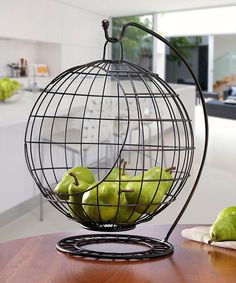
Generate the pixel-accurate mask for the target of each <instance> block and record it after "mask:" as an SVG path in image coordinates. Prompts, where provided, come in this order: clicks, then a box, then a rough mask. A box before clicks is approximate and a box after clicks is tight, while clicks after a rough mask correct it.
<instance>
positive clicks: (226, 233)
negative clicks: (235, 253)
mask: <svg viewBox="0 0 236 283" xmlns="http://www.w3.org/2000/svg"><path fill="white" fill-rule="evenodd" d="M220 241H236V216H232V215H228V216H226V217H222V218H220V219H217V220H216V221H215V222H214V223H213V225H212V226H211V228H210V240H209V242H208V243H209V244H211V243H212V242H220Z"/></svg>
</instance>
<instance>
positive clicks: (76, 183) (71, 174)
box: [69, 172, 79, 186]
mask: <svg viewBox="0 0 236 283" xmlns="http://www.w3.org/2000/svg"><path fill="white" fill-rule="evenodd" d="M69 175H70V176H71V177H73V178H74V180H75V181H74V184H75V185H76V186H78V185H79V182H78V180H77V178H76V176H75V174H74V173H72V172H70V173H69Z"/></svg>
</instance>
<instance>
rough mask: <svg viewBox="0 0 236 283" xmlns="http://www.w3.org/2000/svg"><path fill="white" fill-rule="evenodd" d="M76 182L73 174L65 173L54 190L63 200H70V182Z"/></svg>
mask: <svg viewBox="0 0 236 283" xmlns="http://www.w3.org/2000/svg"><path fill="white" fill-rule="evenodd" d="M73 182H74V177H73V176H71V175H65V176H64V177H62V179H61V181H60V182H58V184H57V185H56V187H55V189H54V192H55V193H56V194H58V196H59V198H60V199H62V200H68V199H69V196H68V188H69V186H70V184H72V183H73Z"/></svg>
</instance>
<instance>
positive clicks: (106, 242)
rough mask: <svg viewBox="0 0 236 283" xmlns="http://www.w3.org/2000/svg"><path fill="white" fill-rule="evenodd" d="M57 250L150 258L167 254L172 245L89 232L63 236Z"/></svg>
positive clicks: (143, 237)
mask: <svg viewBox="0 0 236 283" xmlns="http://www.w3.org/2000/svg"><path fill="white" fill-rule="evenodd" d="M56 248H57V250H58V251H60V252H63V253H66V254H69V255H73V256H81V257H90V258H96V259H126V260H129V259H150V258H156V257H162V256H165V255H168V254H170V253H172V252H173V251H174V248H173V246H172V245H171V244H170V243H168V242H166V241H164V240H159V239H155V238H150V237H145V236H136V235H125V234H89V235H80V236H72V237H68V238H64V239H62V240H60V241H59V242H58V243H57V245H56Z"/></svg>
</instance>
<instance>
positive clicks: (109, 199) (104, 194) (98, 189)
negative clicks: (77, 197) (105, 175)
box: [82, 181, 119, 222]
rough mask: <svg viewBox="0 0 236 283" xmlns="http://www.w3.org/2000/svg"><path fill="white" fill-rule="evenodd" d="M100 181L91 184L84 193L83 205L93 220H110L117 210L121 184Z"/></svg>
mask: <svg viewBox="0 0 236 283" xmlns="http://www.w3.org/2000/svg"><path fill="white" fill-rule="evenodd" d="M98 183H99V182H95V183H94V184H92V185H90V186H89V188H88V190H87V191H86V192H85V193H84V195H83V199H82V202H83V205H82V206H83V209H84V211H85V213H86V214H87V215H88V218H89V219H90V220H91V221H95V222H109V221H111V220H112V219H113V218H114V216H115V214H116V211H117V205H118V202H119V184H118V183H117V182H106V181H104V182H102V183H100V184H98ZM93 187H94V188H93Z"/></svg>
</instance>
